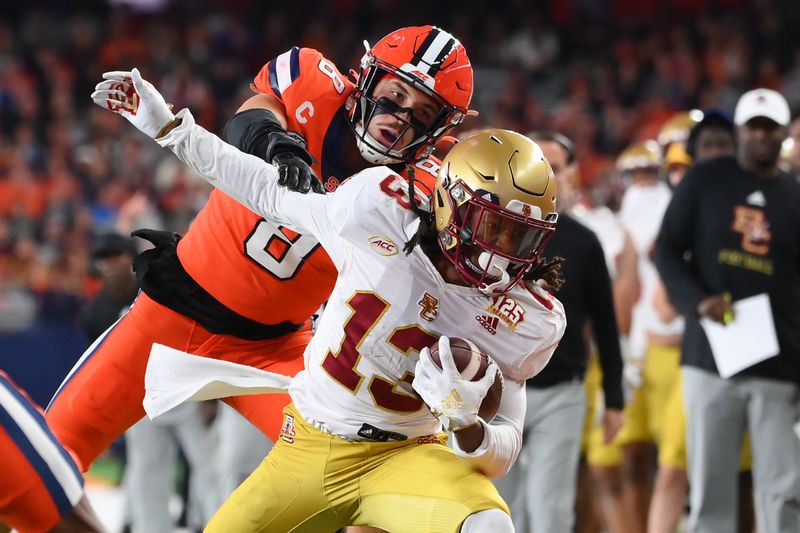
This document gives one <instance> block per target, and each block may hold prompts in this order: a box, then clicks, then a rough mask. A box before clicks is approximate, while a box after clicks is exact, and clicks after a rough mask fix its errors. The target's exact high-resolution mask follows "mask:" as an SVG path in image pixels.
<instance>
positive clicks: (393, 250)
mask: <svg viewBox="0 0 800 533" xmlns="http://www.w3.org/2000/svg"><path fill="white" fill-rule="evenodd" d="M369 245H370V246H371V247H372V249H373V250H375V251H376V252H378V253H379V254H380V255H384V256H391V255H397V252H398V251H399V248H398V247H397V244H395V242H394V241H393V240H392V239H390V238H389V237H383V236H380V235H376V236H374V237H370V238H369Z"/></svg>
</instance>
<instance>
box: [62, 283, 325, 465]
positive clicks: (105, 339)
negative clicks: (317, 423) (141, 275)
mask: <svg viewBox="0 0 800 533" xmlns="http://www.w3.org/2000/svg"><path fill="white" fill-rule="evenodd" d="M311 335H312V333H311V327H310V323H307V324H306V325H305V326H304V327H303V328H302V329H301V330H299V331H296V332H293V333H289V334H287V335H284V336H282V337H279V338H276V339H268V340H261V341H246V340H242V339H239V338H237V337H233V336H230V335H216V334H213V333H210V332H209V331H207V330H206V329H205V328H203V327H202V326H200V324H198V323H197V322H195V321H194V320H191V319H189V318H187V317H185V316H183V315H181V314H179V313H176V312H174V311H172V310H171V309H169V308H167V307H164V306H163V305H161V304H159V303H157V302H155V301H154V300H152V299H151V298H149V297H148V296H147V295H146V294H144V293H139V296H138V297H137V298H136V301H135V302H134V303H133V305H132V307H131V309H130V311H128V313H127V314H126V315H125V316H124V317H122V318H121V319H120V320H119V321H117V322H116V323H115V324H114V325H113V326H111V327H110V328H109V329H108V330H107V331H106V332H105V333H103V335H102V336H101V337H100V338H99V339H98V340H97V341H95V343H94V344H93V345H92V346H90V347H89V349H88V350H87V351H86V352H85V353H84V354H83V356H82V357H81V359H80V360H79V361H78V363H76V365H75V367H74V368H73V369H72V371H71V372H70V375H68V376H67V378H66V379H65V380H64V382H63V383H62V384H61V387H60V388H59V390H58V391H57V392H56V394H55V396H54V397H53V399H52V400H51V402H50V405H49V406H48V408H47V415H46V416H47V422H48V424H49V425H50V427H51V428H52V431H53V433H55V435H56V436H57V437H58V438H59V440H61V442H63V443H64V444H65V445H66V446H67V447H68V448H70V449H71V450H72V451H73V452H74V453H75V455H76V456H77V457H78V459H79V461H80V463H81V464H80V466H81V468H82V469H83V470H84V471H86V470H87V469H88V468H89V466H90V465H91V463H92V461H94V459H95V458H96V457H97V456H98V455H99V454H100V453H101V452H102V451H103V450H104V449H106V447H108V445H109V444H111V443H112V442H113V441H114V440H115V439H117V438H118V437H119V436H120V435H122V433H124V432H125V431H126V430H127V429H128V428H129V427H131V426H132V425H133V424H135V423H136V422H138V421H139V420H140V419H141V418H142V417H143V416H145V413H144V408H143V407H142V400H143V399H144V374H145V369H146V368H147V360H148V358H149V356H150V347H151V346H152V345H153V343H159V344H164V345H166V346H169V347H171V348H175V349H178V350H183V351H185V352H188V353H191V354H194V355H200V356H204V357H212V358H214V359H220V360H224V361H231V362H234V363H239V364H243V365H249V366H254V367H256V368H260V369H262V370H268V371H270V372H275V373H278V374H283V375H287V376H294V375H295V374H296V373H297V372H299V371H300V370H302V368H303V352H304V350H305V347H306V345H307V344H308V342H309V341H310V340H311ZM226 401H227V402H228V403H229V404H230V405H231V406H232V407H233V408H235V409H236V410H237V411H239V412H240V413H241V414H242V416H244V417H245V418H247V419H248V420H249V421H250V422H251V423H253V424H254V425H255V426H256V427H258V428H259V429H260V430H261V431H262V432H263V433H264V434H265V435H267V437H269V438H270V439H271V440H272V441H275V440H276V439H277V437H278V434H279V433H280V427H281V422H282V419H283V415H282V409H283V407H284V406H286V405H287V404H288V403H289V396H288V394H258V395H251V396H239V397H232V398H227V399H226Z"/></svg>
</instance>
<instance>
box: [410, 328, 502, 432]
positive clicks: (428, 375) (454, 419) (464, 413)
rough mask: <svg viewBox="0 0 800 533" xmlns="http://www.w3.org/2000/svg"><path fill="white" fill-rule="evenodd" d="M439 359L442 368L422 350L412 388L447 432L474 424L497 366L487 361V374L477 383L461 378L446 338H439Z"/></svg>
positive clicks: (427, 352)
mask: <svg viewBox="0 0 800 533" xmlns="http://www.w3.org/2000/svg"><path fill="white" fill-rule="evenodd" d="M439 359H440V360H441V361H442V368H439V367H438V366H437V365H436V363H434V362H433V359H431V351H430V350H429V349H428V348H423V349H422V351H421V352H420V353H419V361H418V362H417V366H416V368H415V370H414V374H415V375H414V381H413V382H412V384H411V386H412V387H413V388H414V390H415V391H416V392H417V394H419V395H420V396H421V397H422V399H423V400H424V401H425V403H426V404H428V407H429V408H430V410H431V412H432V413H433V415H434V416H435V417H436V418H438V419H439V421H440V422H441V423H442V425H443V426H444V427H445V428H446V429H447V430H448V431H458V430H459V429H462V428H465V427H467V426H471V425H473V424H476V423H477V422H478V409H479V408H480V406H481V403H482V402H483V398H484V397H485V396H486V393H487V392H489V389H490V388H491V386H492V383H494V380H495V378H496V377H497V372H499V371H500V369H499V368H498V367H497V363H495V362H494V361H492V360H489V366H488V368H487V369H486V374H485V375H484V376H483V377H482V378H481V379H480V380H478V381H469V380H466V379H464V378H463V377H462V376H461V373H460V372H459V371H458V369H457V368H456V364H455V362H454V361H453V353H452V352H451V351H450V339H448V338H447V337H439Z"/></svg>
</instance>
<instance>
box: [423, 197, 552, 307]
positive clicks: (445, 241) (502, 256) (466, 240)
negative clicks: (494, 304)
mask: <svg viewBox="0 0 800 533" xmlns="http://www.w3.org/2000/svg"><path fill="white" fill-rule="evenodd" d="M498 200H499V199H498V197H497V196H496V195H493V194H491V193H489V192H487V191H481V190H478V191H472V190H471V189H470V188H469V187H468V186H467V185H466V184H465V183H463V182H461V181H456V182H455V183H454V184H453V185H452V186H450V187H448V188H447V198H446V199H445V201H447V202H449V203H450V207H451V210H452V213H453V215H452V218H451V221H450V224H449V225H448V226H447V227H446V228H445V229H444V230H443V231H441V232H440V233H439V246H440V248H441V250H442V253H443V254H444V255H445V257H447V258H448V259H449V260H450V261H451V262H452V263H453V266H454V267H455V268H456V270H458V272H459V274H460V275H461V277H462V278H463V279H464V281H466V282H467V283H468V284H470V285H472V286H475V287H477V288H478V289H480V290H481V291H482V292H484V293H485V294H490V295H491V294H502V293H505V292H508V291H509V290H510V289H511V288H512V287H513V286H514V285H515V284H516V283H517V282H519V280H520V279H521V278H522V277H523V276H524V275H525V274H526V273H527V272H528V271H529V270H530V269H531V268H532V267H533V266H534V264H535V263H536V261H537V260H538V258H539V256H540V255H541V252H542V250H543V249H544V247H545V245H546V244H547V242H548V241H549V240H550V237H551V236H552V234H553V231H555V228H556V222H557V219H558V215H557V214H556V213H550V214H548V215H547V216H546V217H545V219H542V212H541V209H540V208H539V207H538V206H535V205H529V204H525V203H523V202H521V201H519V200H516V199H513V200H511V201H510V202H509V203H508V204H507V205H506V206H505V207H501V206H500V205H499V203H498Z"/></svg>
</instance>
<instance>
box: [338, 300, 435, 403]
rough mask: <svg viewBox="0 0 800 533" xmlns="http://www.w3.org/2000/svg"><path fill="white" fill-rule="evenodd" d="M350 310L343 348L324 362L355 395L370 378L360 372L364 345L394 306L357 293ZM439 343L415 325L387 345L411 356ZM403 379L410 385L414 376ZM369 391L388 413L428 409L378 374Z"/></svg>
mask: <svg viewBox="0 0 800 533" xmlns="http://www.w3.org/2000/svg"><path fill="white" fill-rule="evenodd" d="M347 306H348V307H350V309H352V310H353V313H352V314H351V315H350V317H349V318H348V319H347V322H346V323H345V325H344V339H343V340H342V344H341V346H340V347H339V350H338V351H337V352H336V353H333V352H332V351H328V353H327V354H326V356H325V359H324V360H323V361H322V368H324V369H325V371H326V372H327V373H328V374H329V375H330V376H331V377H332V378H333V379H334V380H336V381H337V382H339V384H341V385H342V386H343V387H345V388H347V389H349V390H350V391H352V392H353V394H355V393H357V392H358V390H359V389H360V388H361V385H362V383H363V382H364V379H365V377H366V376H364V375H363V374H361V373H360V372H358V370H356V367H357V366H358V362H359V360H360V359H361V352H360V348H361V345H362V343H363V342H364V339H365V338H366V337H367V335H368V334H369V332H370V331H372V329H373V328H374V327H375V326H376V325H377V324H378V322H379V321H380V319H381V318H382V317H383V315H384V314H385V313H386V311H388V309H389V307H390V304H389V303H388V302H387V301H385V300H384V299H383V298H381V297H380V296H378V295H377V294H375V293H372V292H356V293H355V294H353V296H351V297H350V298H349V299H348V300H347ZM437 339H438V337H437V336H436V335H433V334H431V333H429V332H427V331H425V330H424V329H422V328H421V327H420V326H419V325H417V324H412V325H409V326H400V327H397V328H395V329H394V331H392V332H391V333H390V334H389V336H388V337H387V339H386V342H387V343H388V344H389V345H390V346H391V347H392V348H393V349H395V350H397V351H399V352H400V353H402V354H403V355H406V356H408V355H410V354H411V353H412V352H414V351H416V352H419V351H420V350H422V348H424V347H426V346H430V345H431V344H433V343H434V342H435V341H436V340H437ZM401 379H402V380H403V381H404V382H406V383H408V384H409V385H410V384H411V382H412V381H413V379H414V374H413V373H411V372H406V374H405V375H404V376H403V377H402V378H401ZM368 389H369V393H370V395H371V396H372V400H373V401H374V402H375V405H376V406H377V407H379V408H381V409H384V410H386V411H391V412H400V413H413V412H414V411H417V410H419V409H421V408H422V407H423V405H424V403H423V402H422V400H421V399H420V398H419V397H418V396H417V395H411V394H408V393H406V392H403V391H402V390H400V388H399V387H398V386H397V384H395V383H392V382H391V381H389V380H387V379H386V378H383V377H381V376H379V375H377V374H373V375H372V376H370V377H369V384H368Z"/></svg>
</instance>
